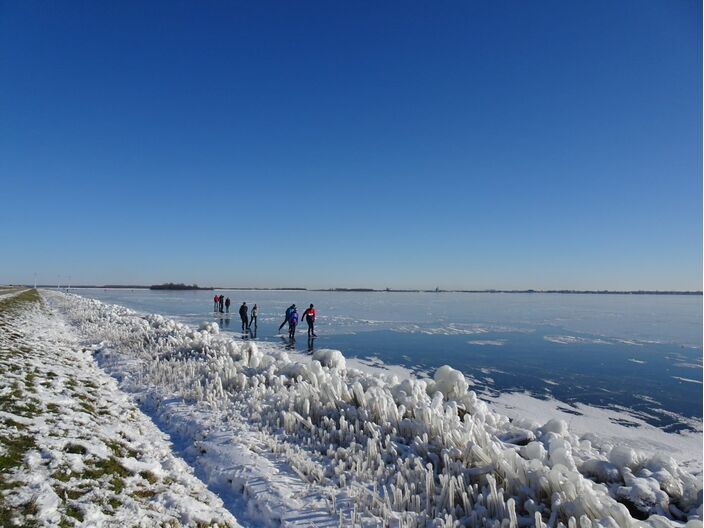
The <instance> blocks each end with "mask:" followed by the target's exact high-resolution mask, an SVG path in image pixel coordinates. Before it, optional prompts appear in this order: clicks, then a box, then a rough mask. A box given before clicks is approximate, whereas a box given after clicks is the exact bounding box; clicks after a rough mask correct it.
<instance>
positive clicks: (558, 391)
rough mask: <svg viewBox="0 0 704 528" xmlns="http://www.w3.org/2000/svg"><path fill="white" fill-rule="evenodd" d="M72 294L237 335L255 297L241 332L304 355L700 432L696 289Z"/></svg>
mask: <svg viewBox="0 0 704 528" xmlns="http://www.w3.org/2000/svg"><path fill="white" fill-rule="evenodd" d="M73 292H74V293H78V294H80V295H84V296H86V297H92V298H96V299H99V300H101V301H105V302H109V303H114V304H120V305H122V306H126V307H128V308H132V309H135V310H139V311H143V312H150V313H160V314H164V315H168V316H171V317H173V318H175V319H178V320H180V321H183V322H187V323H191V324H200V323H201V322H203V321H213V320H214V321H216V322H218V323H219V324H220V326H221V328H222V330H223V331H229V332H233V333H236V334H238V335H240V336H241V335H242V334H241V332H240V320H239V316H238V315H237V310H238V308H239V306H240V304H241V303H242V301H246V302H247V304H248V306H250V308H251V306H252V305H254V303H257V304H258V305H259V307H260V315H259V325H258V328H257V332H256V335H252V336H249V338H256V339H258V340H263V341H269V342H278V343H281V345H282V346H288V347H293V348H296V349H297V350H299V351H303V352H305V351H307V350H312V349H313V348H335V349H339V350H341V351H342V352H343V354H344V355H345V356H346V357H357V358H359V359H361V360H363V361H368V362H372V363H379V361H381V362H383V363H385V364H397V365H402V366H404V367H406V368H409V369H411V370H413V371H415V372H417V373H418V374H421V375H422V374H425V373H431V372H432V371H433V370H434V369H435V368H437V367H438V366H441V365H443V364H449V365H451V366H453V367H454V368H457V369H459V370H462V371H463V372H464V373H465V374H466V375H467V376H468V377H469V378H470V379H471V380H472V381H473V382H474V384H475V390H477V391H478V392H479V393H481V394H484V395H485V396H487V397H488V396H491V395H492V394H496V393H497V392H502V393H505V392H528V393H530V394H531V395H533V396H536V397H538V398H554V399H557V400H560V401H562V402H566V403H576V402H579V403H585V404H588V405H593V406H597V407H605V408H610V409H615V410H619V411H626V416H628V415H630V416H633V417H637V418H640V419H642V420H644V421H646V422H648V423H650V424H652V425H655V426H657V427H660V428H663V429H664V430H666V431H680V430H701V419H702V297H701V296H698V295H697V296H676V295H673V296H666V295H570V294H497V293H494V294H491V293H477V294H470V293H387V292H379V293H356V292H311V291H242V290H234V291H233V290H218V291H217V293H223V295H225V296H229V297H230V299H231V301H232V307H231V311H233V312H235V313H234V314H233V315H232V316H231V318H230V319H228V318H227V317H221V316H220V315H219V314H218V315H215V314H213V312H212V306H213V301H212V297H213V295H214V292H212V291H186V292H175V291H150V290H103V289H79V290H73ZM291 303H295V304H296V305H297V307H298V311H299V313H302V312H303V310H304V309H305V307H307V306H308V304H310V303H314V304H315V308H316V310H317V313H318V319H317V323H316V332H317V333H318V336H319V337H318V339H316V340H314V341H312V342H310V341H308V340H307V338H306V335H305V334H306V330H305V329H306V325H305V323H302V324H301V325H299V332H298V336H297V339H296V341H295V343H290V342H289V341H288V339H284V338H282V337H281V336H280V335H278V332H277V329H278V326H279V324H280V323H281V321H282V320H283V313H284V311H285V309H286V307H287V306H289V305H290V304H291ZM565 409H566V410H567V412H569V409H570V408H569V407H566V408H565ZM623 424H624V425H629V424H628V421H627V419H626V420H624V423H623Z"/></svg>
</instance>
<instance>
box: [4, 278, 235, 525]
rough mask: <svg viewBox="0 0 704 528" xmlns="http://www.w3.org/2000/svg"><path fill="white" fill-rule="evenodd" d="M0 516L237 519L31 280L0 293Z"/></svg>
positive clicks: (60, 521)
mask: <svg viewBox="0 0 704 528" xmlns="http://www.w3.org/2000/svg"><path fill="white" fill-rule="evenodd" d="M0 470H1V472H0V525H1V526H47V525H51V526H77V525H88V526H101V525H104V524H110V525H112V526H134V525H142V526H147V525H148V526H181V525H191V526H196V525H197V526H218V525H219V526H237V523H236V522H235V520H234V518H233V517H232V516H231V514H229V512H227V511H226V510H224V509H223V507H222V503H221V501H220V500H219V499H218V498H217V497H215V496H214V495H213V494H212V493H210V492H208V490H207V489H206V488H205V486H204V485H203V484H202V483H201V482H199V481H198V480H197V479H195V477H194V476H193V475H192V473H191V471H190V469H189V468H188V466H187V465H186V464H185V463H184V462H183V461H182V460H179V459H177V458H175V457H174V456H173V455H172V453H171V451H170V448H169V444H168V442H167V440H166V438H165V437H164V435H163V434H162V433H161V432H160V431H159V430H158V429H157V428H156V427H155V426H154V425H153V424H152V423H151V422H150V421H149V419H148V418H147V417H146V416H144V415H143V414H142V413H141V412H140V411H139V409H138V408H137V407H136V406H135V405H134V404H133V403H131V402H130V400H129V399H128V398H127V397H126V396H125V395H124V394H122V393H121V392H120V391H119V390H118V389H117V386H116V383H115V381H114V380H113V379H112V378H111V377H109V376H108V375H106V374H105V373H103V372H102V371H101V370H100V369H99V368H98V367H97V366H96V365H95V362H94V360H93V358H92V356H91V353H90V352H89V351H86V350H84V349H81V348H80V347H79V346H78V343H77V342H76V340H75V338H74V336H73V334H72V332H71V331H70V329H69V328H67V327H66V326H65V324H64V323H63V321H62V319H61V318H60V317H57V316H56V315H55V314H54V313H52V311H51V310H50V309H49V308H48V307H47V306H46V304H45V303H44V302H43V301H42V300H41V298H40V297H39V295H38V294H37V292H36V290H29V291H26V292H24V293H20V294H19V295H16V296H14V297H11V298H7V299H3V300H0Z"/></svg>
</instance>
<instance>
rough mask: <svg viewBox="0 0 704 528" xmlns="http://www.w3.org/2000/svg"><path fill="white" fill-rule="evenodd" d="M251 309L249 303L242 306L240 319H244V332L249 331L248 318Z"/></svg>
mask: <svg viewBox="0 0 704 528" xmlns="http://www.w3.org/2000/svg"><path fill="white" fill-rule="evenodd" d="M248 310H249V308H247V303H246V302H243V303H242V306H240V319H242V331H243V332H244V331H245V330H246V329H247V321H249V317H248V316H247V311H248Z"/></svg>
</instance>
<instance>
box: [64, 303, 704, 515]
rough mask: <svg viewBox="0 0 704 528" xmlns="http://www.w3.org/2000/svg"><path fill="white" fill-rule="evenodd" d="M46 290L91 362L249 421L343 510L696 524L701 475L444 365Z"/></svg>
mask: <svg viewBox="0 0 704 528" xmlns="http://www.w3.org/2000/svg"><path fill="white" fill-rule="evenodd" d="M53 300H54V302H55V303H56V304H57V305H58V306H60V307H61V309H62V310H63V312H64V313H66V314H67V315H68V316H69V317H70V319H71V320H72V321H73V322H74V323H75V324H76V325H77V326H78V327H79V328H80V329H81V331H82V332H83V334H84V335H85V336H87V338H89V339H91V340H93V341H101V342H103V344H102V345H101V346H100V347H98V348H99V354H100V357H101V360H102V361H105V362H107V363H110V361H112V360H113V359H114V360H115V361H117V359H118V358H123V359H124V358H128V359H130V360H132V361H137V362H138V363H139V368H137V369H135V370H134V373H133V375H132V376H131V377H129V378H126V380H125V382H124V384H125V387H126V388H128V389H129V388H131V389H133V390H135V391H137V392H139V391H141V392H144V391H148V392H149V394H150V398H152V399H153V400H155V401H159V399H160V398H164V399H166V398H167V397H169V396H170V395H172V394H174V393H175V394H178V395H180V396H181V397H182V398H184V399H185V400H186V401H189V402H193V403H196V404H203V405H207V406H208V407H209V408H210V409H212V410H213V412H214V413H218V415H219V416H221V418H222V420H223V422H227V421H228V420H230V421H232V420H237V419H240V418H243V419H245V420H248V421H249V423H250V424H252V427H256V428H258V429H259V431H260V441H261V442H262V443H263V444H264V445H266V446H267V448H268V449H270V450H271V451H273V452H276V453H279V454H282V455H283V456H285V457H286V458H287V460H288V462H289V464H290V465H291V467H293V468H294V470H295V471H296V472H297V473H299V475H301V476H302V478H305V479H307V480H308V481H309V482H310V483H311V484H312V485H320V486H330V485H332V486H336V487H338V488H339V489H341V490H345V492H346V493H347V494H348V495H349V496H351V497H354V504H355V510H354V512H351V511H348V512H346V513H344V515H347V517H345V518H346V519H351V518H352V516H356V515H358V514H359V515H366V516H367V518H375V519H378V520H380V521H382V522H383V523H385V524H386V523H392V522H393V523H395V524H397V525H402V526H455V525H458V524H459V525H462V526H472V527H476V526H492V527H501V528H504V527H506V528H512V527H517V526H529V525H536V526H543V525H544V524H546V525H547V526H550V527H562V528H564V527H567V528H577V526H579V527H580V528H590V527H597V526H602V527H609V528H626V527H631V526H638V525H639V523H646V524H648V525H650V526H654V527H657V528H661V527H664V526H674V525H677V524H680V523H685V522H686V523H688V526H690V527H694V526H701V515H702V498H701V490H702V483H701V480H700V479H699V478H697V477H696V476H693V475H691V474H689V473H687V472H686V471H684V470H682V469H680V468H679V467H678V465H677V464H676V463H675V461H674V460H672V459H671V458H669V457H668V456H666V455H664V454H654V455H653V454H643V453H638V452H636V451H634V450H631V449H630V448H626V447H623V446H615V447H613V448H612V449H610V450H608V451H606V452H604V451H601V450H600V449H597V448H596V447H594V446H593V445H592V443H591V442H590V440H589V438H587V437H583V438H580V437H577V436H576V435H574V434H572V433H571V432H570V431H569V428H568V427H567V424H566V423H565V422H564V421H559V420H551V421H549V422H547V423H546V424H543V425H542V426H540V425H538V424H530V423H523V422H520V421H515V422H514V423H511V422H510V421H509V420H508V419H507V418H506V417H505V416H502V415H499V414H497V413H495V412H493V411H492V410H491V409H489V408H488V406H487V404H486V403H485V402H483V401H481V400H479V399H478V398H477V396H476V394H475V393H474V392H473V391H471V390H469V389H470V386H469V383H468V382H467V380H466V379H465V378H464V376H463V375H462V373H461V372H459V371H457V370H455V369H452V368H451V367H449V366H444V367H441V368H440V369H438V370H437V372H436V373H435V376H434V378H433V380H431V381H429V382H426V381H424V380H417V379H409V380H403V381H401V382H398V380H396V379H393V378H391V379H388V378H382V377H379V376H374V375H370V374H367V373H363V372H360V371H357V370H355V369H348V368H346V365H345V360H344V357H343V356H342V354H341V353H340V352H339V351H331V350H319V351H317V352H316V353H315V355H314V356H313V361H312V362H310V364H303V363H298V362H293V361H291V359H290V357H289V356H288V355H287V354H286V353H285V352H283V351H281V350H278V349H274V348H271V347H270V348H267V349H266V350H263V349H260V347H258V346H257V345H256V344H255V343H253V342H241V341H235V340H233V339H230V338H229V337H227V336H226V335H222V334H219V333H218V332H217V330H216V327H215V328H214V327H212V326H209V325H204V326H202V327H201V328H200V329H199V330H194V329H192V328H189V327H187V326H185V325H182V324H179V323H176V322H174V321H171V320H169V319H167V318H164V317H161V316H153V315H151V316H146V317H144V316H141V315H139V314H137V313H135V312H132V311H130V310H126V309H124V308H120V307H115V306H110V305H105V304H103V303H100V302H98V301H94V300H87V299H82V298H79V297H75V296H66V295H54V296H53ZM114 351H119V354H118V353H116V352H114ZM115 364H117V363H115ZM197 435H198V432H197V431H194V432H193V437H194V438H196V437H197ZM340 515H343V513H340Z"/></svg>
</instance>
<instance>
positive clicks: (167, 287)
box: [149, 282, 212, 290]
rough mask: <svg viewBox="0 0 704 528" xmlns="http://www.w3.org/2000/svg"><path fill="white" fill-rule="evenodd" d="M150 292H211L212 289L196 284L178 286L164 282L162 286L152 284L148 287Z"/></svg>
mask: <svg viewBox="0 0 704 528" xmlns="http://www.w3.org/2000/svg"><path fill="white" fill-rule="evenodd" d="M149 289H150V290H212V288H201V287H199V286H198V285H197V284H191V285H188V284H183V283H181V282H179V283H178V284H176V283H173V282H166V283H164V284H152V285H151V286H149Z"/></svg>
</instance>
